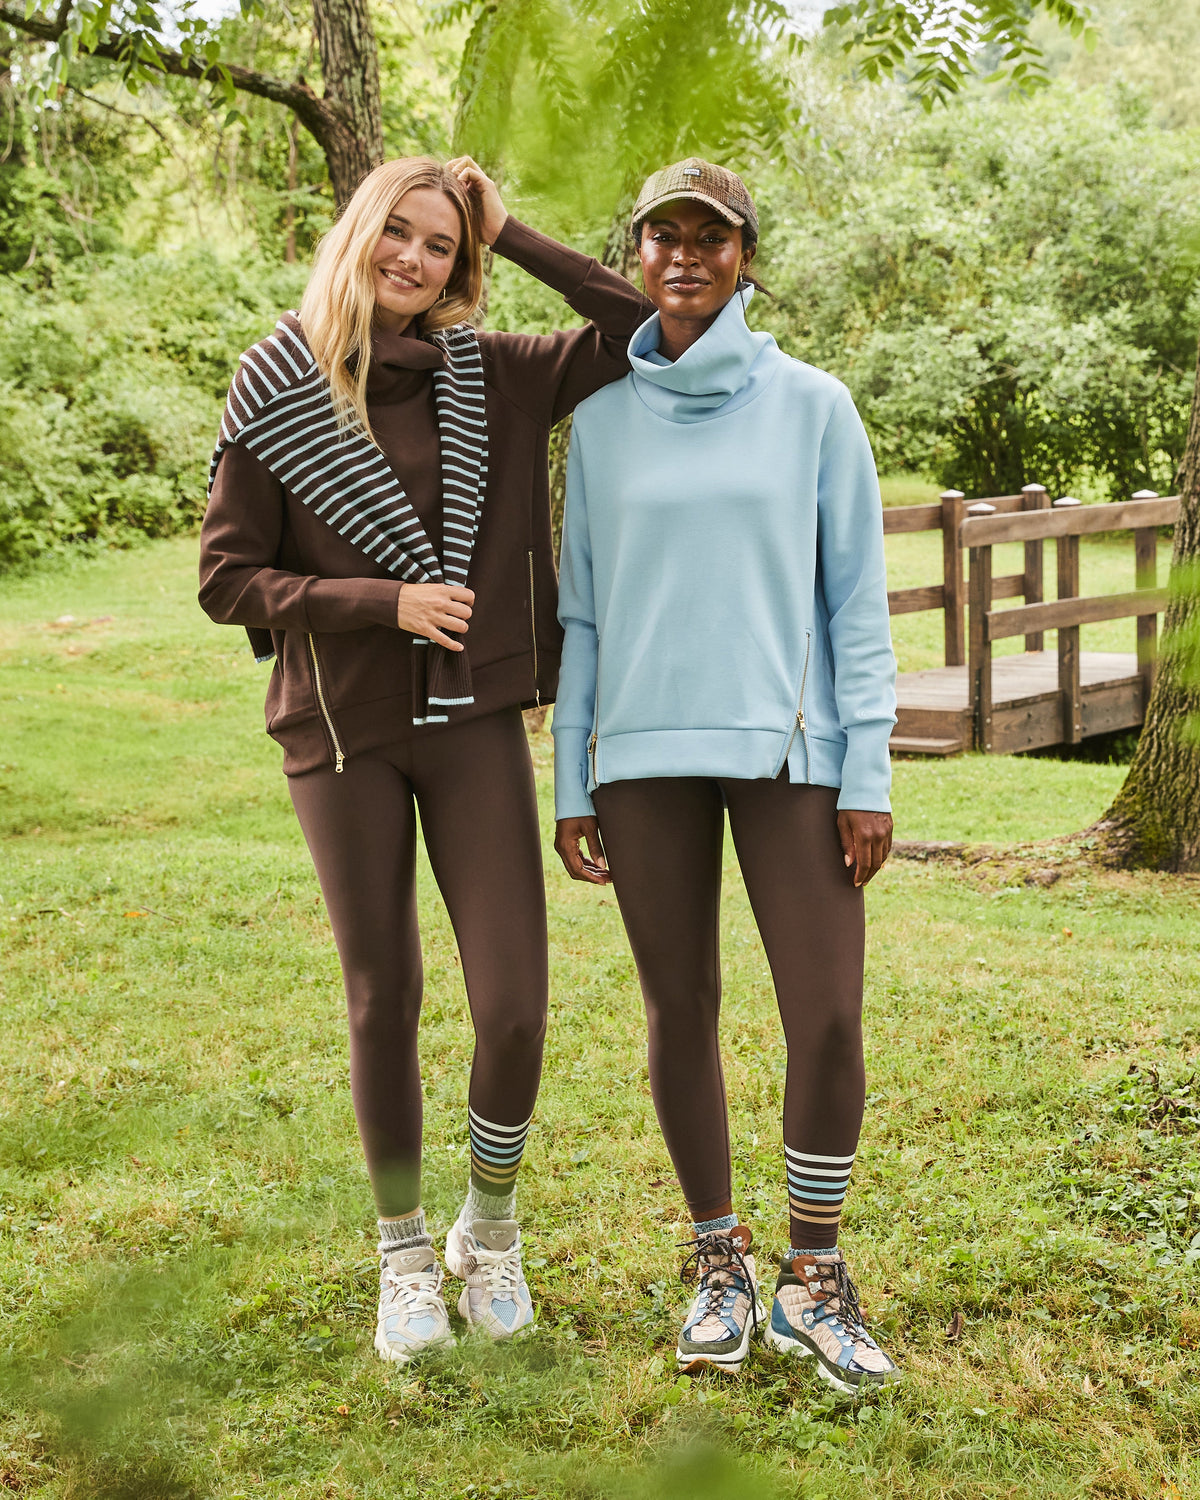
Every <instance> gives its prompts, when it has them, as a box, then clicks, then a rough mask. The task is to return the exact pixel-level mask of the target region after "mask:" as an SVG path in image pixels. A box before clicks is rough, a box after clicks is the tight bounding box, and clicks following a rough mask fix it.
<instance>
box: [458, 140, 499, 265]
mask: <svg viewBox="0 0 1200 1500" xmlns="http://www.w3.org/2000/svg"><path fill="white" fill-rule="evenodd" d="M446 170H447V171H448V172H453V173H454V175H455V176H456V177H457V178H458V180H459V181H460V182H461V183H462V185H463V186H464V187H465V188H466V189H467V191H468V192H469V193H470V194H471V196H472V197H473V198H474V199H475V200H476V202H477V203H478V205H479V234H480V238H481V239H482V240H483V243H484V244H485V245H494V244H495V242H496V240H497V239H498V238H499V235H500V231H501V230H502V229H503V228H504V221H505V220H506V219H507V218H508V210H507V209H506V208H505V206H504V203H503V201H502V199H501V197H500V189H499V188H498V187H497V186H496V184H495V183H494V182H493V181H492V179H491V178H490V177H489V176H488V174H487V173H486V172H485V171H484V170H483V168H482V167H481V166H480V165H479V163H478V162H477V161H474V160H473V159H472V158H471V157H469V156H456V157H454V158H453V160H451V161H448V162H447V163H446Z"/></svg>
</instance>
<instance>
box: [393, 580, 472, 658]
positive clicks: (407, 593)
mask: <svg viewBox="0 0 1200 1500" xmlns="http://www.w3.org/2000/svg"><path fill="white" fill-rule="evenodd" d="M474 603H475V591H474V589H464V588H460V587H459V585H458V584H456V583H402V584H401V585H400V597H399V599H397V601H396V625H397V626H398V628H399V629H401V630H411V631H412V633H413V635H423V636H425V637H427V638H428V639H429V640H431V641H436V642H437V643H438V645H439V646H445V647H446V649H447V650H448V651H462V650H463V649H464V648H463V643H462V641H456V640H454V639H453V638H452V637H451V636H448V635H446V634H445V632H446V631H447V630H453V631H454V632H455V633H456V634H457V635H464V634H465V633H466V630H467V621H468V620H469V619H470V618H471V606H472V604H474Z"/></svg>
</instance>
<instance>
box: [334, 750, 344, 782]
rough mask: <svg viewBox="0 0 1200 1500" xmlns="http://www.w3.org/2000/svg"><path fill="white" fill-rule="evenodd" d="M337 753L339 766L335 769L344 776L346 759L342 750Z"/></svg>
mask: <svg viewBox="0 0 1200 1500" xmlns="http://www.w3.org/2000/svg"><path fill="white" fill-rule="evenodd" d="M336 753H337V765H335V766H334V768H333V769H334V771H335V772H336V773H337V774H338V775H339V776H340V775H341V774H342V762H343V761H344V760H345V759H346V757H345V756H344V755H343V754H342V752H341V751H340V750H339V751H337V752H336Z"/></svg>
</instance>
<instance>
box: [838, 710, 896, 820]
mask: <svg viewBox="0 0 1200 1500" xmlns="http://www.w3.org/2000/svg"><path fill="white" fill-rule="evenodd" d="M894 723H895V720H894V719H883V720H877V721H876V722H874V723H871V724H856V725H854V727H853V728H851V729H848V730H847V731H846V757H845V759H844V760H843V761H842V789H841V791H840V793H839V794H838V804H837V805H838V811H839V812H881V813H890V812H891V810H892V800H891V796H890V793H891V789H892V758H891V752H890V751H889V750H888V741H889V740H890V739H891V737H892V726H893V724H894Z"/></svg>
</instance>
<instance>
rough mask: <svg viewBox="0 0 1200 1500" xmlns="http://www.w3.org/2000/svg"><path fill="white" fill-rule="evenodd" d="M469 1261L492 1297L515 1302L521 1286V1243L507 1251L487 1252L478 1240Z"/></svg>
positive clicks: (511, 1246)
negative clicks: (473, 1263) (471, 1261)
mask: <svg viewBox="0 0 1200 1500" xmlns="http://www.w3.org/2000/svg"><path fill="white" fill-rule="evenodd" d="M471 1259H472V1260H473V1261H474V1262H475V1266H476V1270H477V1271H478V1272H479V1273H480V1274H481V1275H482V1277H483V1284H484V1286H485V1287H486V1288H487V1290H488V1291H489V1292H490V1293H491V1295H492V1296H493V1297H500V1298H507V1300H508V1301H509V1302H515V1301H516V1300H517V1298H516V1294H517V1288H518V1287H519V1286H520V1284H521V1242H520V1240H517V1242H516V1243H515V1244H513V1245H510V1246H509V1247H508V1249H507V1250H487V1249H485V1248H484V1247H483V1246H482V1245H481V1244H480V1243H479V1241H478V1240H476V1241H475V1244H474V1245H473V1246H472V1249H471Z"/></svg>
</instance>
